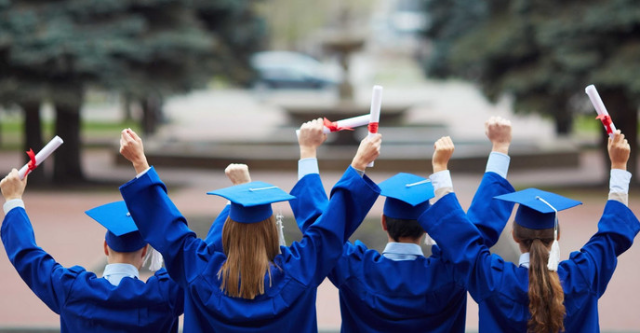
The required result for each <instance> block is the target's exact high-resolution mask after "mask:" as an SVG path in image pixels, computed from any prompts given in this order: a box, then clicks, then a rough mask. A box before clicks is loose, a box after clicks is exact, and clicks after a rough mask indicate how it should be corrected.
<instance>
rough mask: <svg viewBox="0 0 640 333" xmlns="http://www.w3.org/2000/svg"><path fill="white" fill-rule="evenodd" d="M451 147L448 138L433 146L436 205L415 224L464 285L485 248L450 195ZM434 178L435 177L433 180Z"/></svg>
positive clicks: (452, 146)
mask: <svg viewBox="0 0 640 333" xmlns="http://www.w3.org/2000/svg"><path fill="white" fill-rule="evenodd" d="M454 148H455V146H454V144H453V141H452V140H451V138H450V137H448V136H445V137H442V138H440V139H439V140H438V141H436V143H435V144H434V153H433V158H432V161H433V167H434V170H433V171H434V174H433V175H432V176H431V179H432V182H433V183H434V188H436V198H435V200H434V201H435V203H434V204H433V205H432V206H431V207H429V208H428V209H427V211H425V212H424V213H423V214H422V215H420V217H419V218H418V222H419V223H420V225H421V226H422V228H424V230H425V231H426V232H427V233H428V234H429V235H430V236H431V237H432V238H433V239H435V240H436V241H437V242H438V247H439V248H440V249H441V250H442V257H443V258H444V259H445V260H447V261H450V262H451V263H453V264H454V265H455V269H456V272H457V276H458V279H459V283H461V284H465V283H466V279H467V277H468V275H469V274H470V272H471V269H472V268H473V265H474V263H475V260H476V257H477V255H478V253H479V252H480V251H481V250H482V249H483V248H486V246H484V245H483V242H482V238H481V237H480V234H479V232H478V230H477V229H476V228H475V226H474V225H473V224H471V222H470V221H469V220H468V218H467V214H466V213H465V212H464V211H463V210H462V208H461V207H460V204H459V203H458V199H457V198H456V196H455V193H453V192H452V189H453V185H452V182H451V177H450V175H449V171H448V169H447V165H448V162H449V160H450V158H451V156H452V154H453V151H454ZM434 176H437V177H438V178H435V181H434ZM443 189H445V190H446V191H443Z"/></svg>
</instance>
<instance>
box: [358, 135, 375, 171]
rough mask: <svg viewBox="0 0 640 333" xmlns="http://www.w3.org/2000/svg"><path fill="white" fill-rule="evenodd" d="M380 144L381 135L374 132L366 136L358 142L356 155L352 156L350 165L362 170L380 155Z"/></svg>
mask: <svg viewBox="0 0 640 333" xmlns="http://www.w3.org/2000/svg"><path fill="white" fill-rule="evenodd" d="M381 144H382V135H381V134H380V133H376V134H375V135H373V136H371V137H368V136H367V137H366V138H364V139H362V141H361V142H360V146H359V147H358V151H357V152H356V156H354V157H353V161H352V162H351V166H352V167H353V168H354V169H356V170H364V169H366V168H367V165H369V163H371V162H373V161H375V160H376V158H378V156H380V145H381Z"/></svg>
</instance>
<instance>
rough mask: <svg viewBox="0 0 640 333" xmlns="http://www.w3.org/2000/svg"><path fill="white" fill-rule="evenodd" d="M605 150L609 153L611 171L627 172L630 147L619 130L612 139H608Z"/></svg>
mask: <svg viewBox="0 0 640 333" xmlns="http://www.w3.org/2000/svg"><path fill="white" fill-rule="evenodd" d="M607 150H608V151H609V160H611V169H622V170H627V162H628V161H629V155H630V154H631V147H630V146H629V142H627V139H625V138H624V134H622V132H620V130H616V132H615V133H614V134H613V139H612V138H609V143H608V144H607Z"/></svg>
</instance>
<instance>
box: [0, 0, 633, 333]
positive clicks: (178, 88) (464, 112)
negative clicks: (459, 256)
mask: <svg viewBox="0 0 640 333" xmlns="http://www.w3.org/2000/svg"><path fill="white" fill-rule="evenodd" d="M639 36H640V7H638V6H637V4H636V3H635V2H634V1H631V0H616V1H611V0H609V1H605V0H594V1H573V0H570V1H563V2H561V3H558V2H556V1H546V0H544V1H531V0H529V1H527V0H511V1H509V0H497V1H490V2H483V1H473V0H454V1H435V0H351V1H338V0H326V1H321V2H308V1H302V0H260V1H258V0H207V1H205V0H184V1H178V0H144V1H127V0H109V1H105V0H82V1H78V0H66V1H63V0H55V1H38V0H24V1H9V0H0V105H1V108H0V156H1V158H0V173H2V174H6V173H8V172H9V171H10V170H11V168H14V167H15V168H19V167H20V166H22V165H23V164H24V163H25V162H26V161H28V157H27V155H26V154H24V151H26V150H29V149H30V148H32V149H33V150H34V151H36V152H37V151H38V150H40V149H41V148H42V147H43V146H44V144H46V143H47V142H48V141H49V140H50V139H51V138H52V137H53V136H54V135H58V136H60V137H61V138H62V139H63V140H64V142H65V143H64V144H63V145H62V146H61V147H60V148H59V149H58V150H57V151H56V152H55V154H54V155H53V156H52V157H51V158H50V159H49V160H47V161H46V162H45V163H43V164H42V165H41V166H40V167H39V168H38V169H36V170H35V171H34V172H33V173H32V174H31V175H30V176H29V185H28V187H27V191H26V193H25V197H24V199H25V203H26V206H27V212H28V213H29V215H30V217H31V219H32V222H33V225H34V230H35V233H36V238H37V241H38V244H39V245H40V246H42V247H43V248H44V249H45V250H46V251H48V252H49V253H50V254H52V255H53V256H54V258H56V259H57V260H58V261H59V262H60V263H61V264H63V265H64V266H73V265H81V266H84V267H86V268H87V269H88V270H91V271H94V272H96V274H98V275H99V276H100V275H101V273H102V270H103V268H104V264H105V263H106V260H105V258H104V255H103V254H102V250H101V249H102V241H103V237H104V230H103V229H102V227H101V226H99V225H97V224H95V223H93V222H92V220H90V219H89V218H88V217H87V216H85V215H84V211H86V210H88V209H90V208H93V207H95V206H98V205H101V204H104V203H107V202H110V201H115V200H120V194H119V192H118V189H117V187H118V186H119V185H121V184H122V183H124V182H126V181H128V180H129V179H130V178H131V177H133V176H134V174H135V172H134V171H133V169H132V168H131V166H130V165H128V164H127V163H126V161H123V160H122V158H120V157H119V154H118V142H119V133H120V131H121V130H122V129H123V128H132V129H134V130H136V131H137V132H138V133H140V134H141V136H142V137H143V140H144V143H145V151H146V153H147V156H148V159H149V162H150V163H151V164H153V165H154V166H155V167H156V169H157V170H158V172H159V173H160V175H161V177H162V178H163V180H165V181H166V182H167V184H168V188H169V194H170V196H171V197H172V199H173V200H174V201H175V203H176V205H177V206H178V207H179V208H180V210H181V211H182V212H183V214H185V216H186V217H187V219H188V220H189V222H190V226H191V227H192V228H193V229H194V230H195V231H196V232H197V233H198V235H200V236H201V237H204V235H206V232H207V230H208V228H209V227H210V223H211V221H213V219H214V218H215V216H216V214H217V213H218V212H219V211H220V210H221V209H222V208H223V206H224V204H225V202H224V201H223V200H221V199H219V198H214V197H210V196H206V195H205V193H206V192H207V191H210V190H213V189H216V188H220V187H226V186H229V185H231V183H230V182H229V181H228V180H227V179H226V177H225V176H224V168H225V167H226V166H227V165H228V164H229V163H246V164H248V165H249V167H250V170H251V174H252V178H253V179H254V180H265V181H268V182H272V183H275V184H277V185H279V186H281V187H282V188H284V189H285V190H289V189H291V187H292V186H293V185H294V184H295V181H296V180H297V174H296V168H297V159H298V157H299V155H298V154H299V150H298V146H297V139H296V136H295V129H296V128H298V127H300V125H301V124H302V123H303V122H305V121H308V120H311V119H315V118H318V117H327V118H328V119H330V120H332V121H336V120H339V119H343V118H348V117H352V116H359V115H362V114H366V113H368V112H369V103H370V99H371V89H372V87H373V86H374V85H381V86H383V87H384V92H383V98H382V113H381V121H380V132H381V133H382V134H383V146H382V153H381V156H380V158H379V159H378V160H377V161H376V163H375V167H374V168H370V169H369V170H367V174H368V175H370V176H371V178H372V179H373V180H375V181H376V182H380V181H382V180H384V179H386V178H387V177H390V176H392V175H393V174H395V173H397V172H413V173H416V174H419V175H422V176H427V175H428V174H429V173H430V171H431V163H430V156H431V154H432V152H433V148H432V145H433V142H435V140H437V139H438V138H439V137H441V136H443V135H450V136H451V137H452V139H453V141H454V143H455V144H456V151H455V153H454V157H453V158H454V160H453V161H452V163H451V170H452V172H453V177H454V187H455V190H456V192H457V193H458V195H459V197H460V200H461V203H462V204H463V207H465V208H466V207H468V205H469V204H470V202H471V199H472V198H473V194H474V192H475V189H476V188H477V186H478V184H479V182H480V179H481V177H482V173H483V172H484V166H485V163H486V158H487V156H488V154H489V152H490V149H491V145H490V143H489V142H488V140H487V139H486V137H485V135H484V122H485V121H486V120H487V119H488V118H489V117H491V116H502V117H505V118H508V119H510V120H511V121H512V124H513V143H512V146H511V150H510V155H511V156H512V160H511V170H510V173H509V177H508V178H509V180H510V181H511V182H512V183H513V184H514V186H515V187H516V188H517V189H522V188H525V187H531V186H535V187H539V188H543V189H546V190H550V191H555V192H558V193H560V194H563V195H566V196H569V197H571V198H575V199H578V200H581V201H583V202H584V204H583V205H582V206H580V207H577V208H575V209H572V210H570V211H567V212H566V213H563V214H561V215H560V218H561V221H562V223H563V239H562V242H561V246H562V256H563V258H568V255H569V253H570V252H571V251H576V250H578V249H579V248H580V246H581V245H582V244H584V243H585V242H586V241H587V240H588V239H589V237H590V236H591V235H592V234H593V233H594V232H595V231H596V230H597V226H596V224H597V220H598V217H599V216H600V214H601V212H602V209H603V207H604V204H605V202H606V195H607V193H608V175H609V173H608V170H609V167H610V166H609V162H608V157H607V153H606V138H607V136H606V133H605V131H604V130H603V128H602V125H601V124H600V122H599V120H596V119H594V118H595V116H596V113H595V112H594V109H593V106H592V105H591V103H590V102H589V99H588V98H587V95H586V94H585V93H584V89H585V87H586V86H587V85H589V84H595V86H596V87H597V89H598V91H599V93H600V96H601V97H602V99H603V101H604V103H605V105H606V106H607V109H608V111H609V113H610V114H611V117H612V119H613V122H614V123H615V125H616V126H617V127H618V128H619V129H621V130H622V132H623V133H624V134H625V135H626V136H627V138H628V139H629V142H630V144H631V148H632V151H631V153H632V158H631V160H630V161H629V170H630V171H631V172H632V173H635V172H636V171H637V160H638V158H637V142H638V138H637V128H638V100H639V98H640V64H639V63H638V61H637V59H639V58H640V37H639ZM365 135H366V129H365V128H360V129H356V130H355V131H352V132H351V131H346V132H339V133H332V134H330V135H329V138H328V140H327V142H326V143H325V144H324V145H323V146H322V147H321V148H320V150H319V152H318V158H319V163H320V170H321V175H322V177H323V181H324V184H325V187H326V189H327V191H329V190H330V188H331V186H332V185H333V184H334V183H335V182H336V181H337V180H338V179H339V177H340V175H341V173H342V171H343V170H344V169H345V168H346V167H347V166H348V165H349V163H350V161H351V158H352V157H353V155H354V154H355V151H356V148H357V144H358V142H359V141H360V140H361V139H362V138H363V137H364V136H365ZM638 184H639V183H638V179H637V177H635V178H633V179H632V186H631V192H630V207H632V209H634V210H635V209H637V208H640V200H638V199H637V197H636V195H637V194H638ZM382 203H383V200H382V199H380V200H378V202H377V203H376V205H375V206H374V208H373V209H372V211H371V213H370V214H369V217H368V218H367V220H365V221H364V222H363V224H362V226H361V227H360V229H359V230H358V231H357V233H356V234H355V235H354V236H353V238H352V239H360V240H363V241H364V242H365V243H366V244H367V245H368V246H369V247H370V248H375V249H378V250H382V249H383V248H384V245H385V243H386V235H385V234H384V233H383V231H382V230H381V229H380V226H379V225H380V222H379V220H380V214H381V212H382ZM276 209H279V210H282V212H283V213H284V214H285V216H286V217H285V224H286V235H287V240H288V241H289V242H291V241H294V240H296V239H299V238H300V233H299V232H298V231H297V228H296V226H295V223H294V221H293V217H292V215H291V212H290V208H289V207H288V206H287V205H282V206H277V208H276ZM424 250H425V253H426V254H428V253H429V251H430V249H429V248H428V247H427V246H424ZM492 250H493V251H494V252H497V253H499V254H501V255H502V256H503V257H504V258H505V259H506V260H512V261H516V262H517V259H518V255H519V252H518V251H517V247H515V246H514V244H513V242H512V241H511V240H510V224H509V225H508V226H507V228H506V229H505V234H504V235H503V237H501V240H500V242H499V243H498V244H497V245H496V246H495V247H494V248H493V249H492ZM2 252H4V251H2ZM638 262H640V250H636V249H634V248H631V249H630V250H629V251H627V252H626V253H625V254H623V255H622V256H621V257H620V258H619V262H618V268H617V270H616V274H615V275H614V277H613V279H612V280H611V282H610V284H609V288H608V290H607V292H606V293H605V295H604V296H603V297H602V298H601V300H600V323H601V325H602V326H601V329H602V331H605V332H640V317H638V316H637V309H638V308H640V299H639V297H640V287H639V286H638V285H637V276H638V275H639V274H640V265H639V264H638ZM147 274H148V273H147ZM0 276H1V278H0V280H1V281H2V284H0V294H2V295H3V296H2V297H0V299H1V301H0V332H30V331H35V332H44V331H47V332H48V331H57V330H58V328H57V327H58V317H57V316H56V315H55V313H53V312H52V311H50V310H49V309H48V308H47V307H46V306H45V305H44V304H43V303H42V302H40V301H39V300H38V299H37V298H36V296H34V295H33V293H32V292H31V291H30V290H29V289H28V288H27V287H26V285H25V284H24V283H23V282H22V281H21V280H20V278H19V276H18V275H17V273H16V272H15V270H14V269H13V267H12V266H11V264H10V263H9V261H8V259H7V256H6V255H4V254H2V255H0ZM416 283H420V281H416ZM317 308H318V324H319V329H320V331H323V332H337V331H339V327H340V313H339V306H338V295H337V291H336V290H335V288H334V287H333V286H332V285H331V284H330V283H327V282H325V283H324V284H323V285H322V286H321V287H320V289H319V292H318V305H317ZM477 321H478V318H477V305H475V302H474V301H473V300H472V299H471V298H469V307H468V315H467V327H468V331H469V332H473V331H476V330H477V326H478V325H477Z"/></svg>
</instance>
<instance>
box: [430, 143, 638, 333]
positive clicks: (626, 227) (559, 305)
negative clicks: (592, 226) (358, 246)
mask: <svg viewBox="0 0 640 333" xmlns="http://www.w3.org/2000/svg"><path fill="white" fill-rule="evenodd" d="M608 150H609V157H610V160H611V180H610V192H609V200H608V202H607V204H606V206H605V209H604V212H603V214H602V217H601V218H600V221H599V223H598V232H597V233H596V234H595V235H593V236H592V237H591V239H590V240H589V241H588V242H587V243H586V244H585V245H584V246H583V247H582V249H580V251H577V252H573V253H571V255H570V257H569V259H568V260H564V261H560V262H559V263H558V261H559V253H558V251H559V246H558V243H557V240H558V239H559V238H560V233H559V229H558V220H557V214H558V213H557V212H558V211H560V210H562V209H566V208H569V207H572V206H573V205H575V204H576V202H574V201H573V200H570V199H567V198H563V197H560V196H558V195H556V194H553V193H548V192H544V191H540V190H537V189H528V190H525V191H520V192H517V193H514V194H511V195H505V196H500V197H499V198H500V200H506V201H511V202H517V203H520V206H519V207H518V211H517V213H516V217H515V223H514V232H513V237H514V239H515V240H516V242H517V243H518V244H519V245H520V249H521V251H522V252H523V255H522V256H521V258H520V264H519V265H515V264H513V263H510V262H505V261H504V260H502V258H500V257H499V256H498V255H495V254H491V253H490V252H489V249H488V248H487V247H486V246H485V245H484V244H483V243H482V242H481V241H480V238H481V237H480V235H479V234H477V235H471V234H469V235H467V234H466V231H465V230H463V229H464V228H463V227H461V233H463V234H464V236H465V237H464V238H465V239H464V240H462V241H459V243H454V242H446V243H442V242H441V241H440V239H439V238H438V237H445V238H444V239H445V240H446V235H442V233H441V232H440V230H439V228H438V226H443V225H445V224H448V223H451V220H453V219H457V220H456V222H454V223H461V222H460V221H459V220H462V219H464V218H463V217H461V216H455V213H451V212H453V211H455V209H456V206H457V200H455V197H454V196H451V197H449V198H447V200H444V199H443V200H441V201H442V202H441V203H439V205H438V206H437V207H433V208H435V209H430V210H429V211H427V213H426V214H425V215H426V218H425V222H426V219H433V220H436V221H437V222H438V223H436V224H434V225H431V226H428V227H427V228H430V229H429V230H434V232H435V233H436V234H435V235H433V236H434V238H435V239H436V240H438V243H439V244H440V245H442V246H443V247H445V248H444V249H443V253H444V254H445V257H448V258H450V259H451V260H453V261H456V262H458V263H459V265H461V266H462V267H463V268H466V267H471V269H472V270H471V276H470V278H469V293H470V294H471V296H472V297H473V298H474V299H475V300H476V301H477V302H478V304H479V316H480V323H479V324H480V325H479V326H480V332H526V331H532V332H558V331H563V330H564V331H566V332H599V330H600V329H599V323H598V299H599V298H600V296H602V295H603V293H604V292H605V290H606V287H607V284H608V282H609V280H610V279H611V276H612V275H613V272H614V270H615V268H616V264H617V257H618V256H619V255H620V254H622V253H623V252H625V251H626V250H627V249H628V248H629V247H630V246H631V245H632V244H633V239H634V237H635V236H636V234H637V233H638V231H640V222H639V221H638V219H637V218H636V217H635V216H634V214H633V212H632V211H631V210H630V209H629V208H628V207H627V201H628V189H629V182H630V179H631V174H630V173H629V172H627V171H626V169H627V161H628V159H629V150H630V149H629V144H628V143H627V141H626V140H625V139H624V135H622V134H621V133H620V132H619V131H618V132H617V133H615V135H614V138H613V139H609V145H608ZM425 215H423V216H425ZM421 218H422V217H421ZM421 222H422V221H421ZM425 224H426V223H425ZM461 225H463V224H462V223H461ZM429 230H428V231H429ZM563 232H568V231H566V230H564V231H563ZM545 281H546V282H545Z"/></svg>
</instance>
